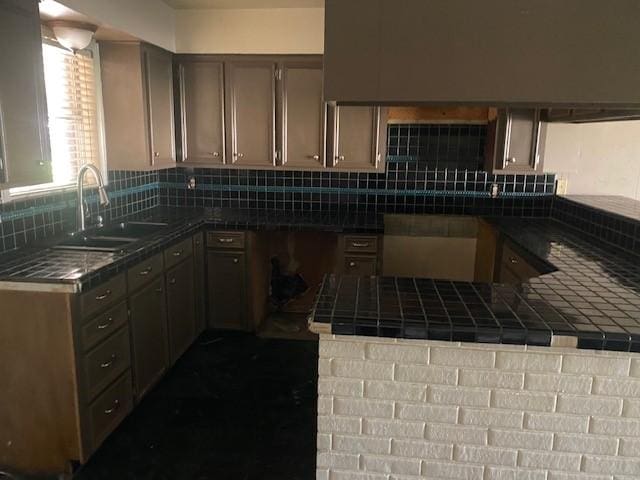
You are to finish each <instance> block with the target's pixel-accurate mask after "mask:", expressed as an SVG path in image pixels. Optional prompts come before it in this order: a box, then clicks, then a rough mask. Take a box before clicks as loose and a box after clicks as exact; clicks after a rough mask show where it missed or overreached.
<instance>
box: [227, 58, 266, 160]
mask: <svg viewBox="0 0 640 480" xmlns="http://www.w3.org/2000/svg"><path fill="white" fill-rule="evenodd" d="M275 82H276V63H275V62H272V61H260V60H254V61H238V62H229V63H227V64H226V87H225V88H226V98H227V101H226V104H227V107H228V108H227V122H226V123H227V129H226V130H227V158H228V160H227V163H228V164H231V165H236V166H248V167H273V166H275V165H276V147H275V113H276V110H275V107H276V106H275V86H276V85H275Z"/></svg>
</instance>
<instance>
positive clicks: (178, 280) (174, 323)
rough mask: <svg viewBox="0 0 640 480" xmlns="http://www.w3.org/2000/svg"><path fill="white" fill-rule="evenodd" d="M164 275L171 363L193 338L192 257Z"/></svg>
mask: <svg viewBox="0 0 640 480" xmlns="http://www.w3.org/2000/svg"><path fill="white" fill-rule="evenodd" d="M166 277H167V317H168V322H167V323H168V325H169V354H170V357H171V363H172V364H173V363H175V361H176V360H177V359H178V358H179V357H180V356H181V355H182V354H183V353H184V352H185V350H187V348H189V346H190V345H191V343H192V342H193V340H194V339H195V333H196V327H195V302H194V293H193V284H194V281H193V280H194V277H193V259H192V258H190V259H188V260H186V261H184V262H182V263H180V264H178V265H176V266H175V267H173V268H172V269H171V270H168V271H167V273H166Z"/></svg>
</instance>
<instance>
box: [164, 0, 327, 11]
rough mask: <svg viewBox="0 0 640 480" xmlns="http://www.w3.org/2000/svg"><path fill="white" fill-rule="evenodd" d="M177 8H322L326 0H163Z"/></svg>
mask: <svg viewBox="0 0 640 480" xmlns="http://www.w3.org/2000/svg"><path fill="white" fill-rule="evenodd" d="M162 1H164V3H166V4H167V5H169V6H171V7H173V8H175V9H177V10H189V9H197V8H203V9H212V8H213V9H215V8H224V9H232V8H322V7H324V0H162Z"/></svg>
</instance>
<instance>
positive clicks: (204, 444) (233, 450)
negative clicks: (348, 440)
mask: <svg viewBox="0 0 640 480" xmlns="http://www.w3.org/2000/svg"><path fill="white" fill-rule="evenodd" d="M317 359H318V342H317V341H316V342H312V341H293V340H274V339H265V338H258V337H255V336H253V335H249V334H237V333H215V332H207V333H205V334H204V335H203V336H202V337H201V338H200V339H199V340H198V342H197V343H196V344H195V345H194V346H193V347H192V348H191V349H190V350H189V351H188V352H187V353H186V354H185V355H184V357H183V358H182V359H180V360H179V361H178V363H177V364H176V365H175V366H174V367H173V369H172V370H171V372H170V373H169V374H168V375H167V376H166V377H165V378H164V379H163V380H162V381H161V382H160V383H159V384H158V386H157V387H156V388H155V389H154V390H153V391H152V392H151V393H150V394H149V395H148V396H147V397H146V398H145V399H144V400H143V401H142V403H141V404H140V405H139V406H138V407H137V408H136V410H135V411H134V412H133V413H132V414H131V415H130V416H129V418H127V419H126V420H125V421H124V422H123V424H122V425H121V426H120V427H119V428H118V430H116V431H115V432H114V433H113V434H112V435H111V436H110V437H109V438H108V439H107V441H106V442H105V443H104V445H103V446H102V447H101V448H100V450H98V452H97V453H96V454H95V455H94V456H93V457H92V458H91V460H90V461H89V462H88V463H87V464H86V465H85V466H84V467H83V468H82V469H80V470H79V471H78V473H77V474H76V475H75V476H74V479H77V480H102V479H105V480H106V479H109V480H113V479H119V480H125V479H136V480H164V479H167V480H183V479H184V480H191V479H193V480H227V479H228V480H254V479H255V480H258V479H264V480H271V479H273V480H276V479H277V480H284V479H287V480H296V479H301V480H308V479H312V478H315V463H316V404H317V393H316V392H317V387H316V386H317V378H318V368H317Z"/></svg>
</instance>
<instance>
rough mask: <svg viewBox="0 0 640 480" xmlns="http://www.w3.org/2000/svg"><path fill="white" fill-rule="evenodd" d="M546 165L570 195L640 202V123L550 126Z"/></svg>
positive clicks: (547, 169)
mask: <svg viewBox="0 0 640 480" xmlns="http://www.w3.org/2000/svg"><path fill="white" fill-rule="evenodd" d="M544 165H545V171H548V172H554V173H557V174H558V176H559V178H565V179H567V181H568V184H567V193H568V194H606V195H624V196H626V197H630V198H635V199H638V200H640V121H625V122H604V123H591V124H577V125H574V124H560V123H556V124H549V125H548V129H547V140H546V150H545V160H544Z"/></svg>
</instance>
